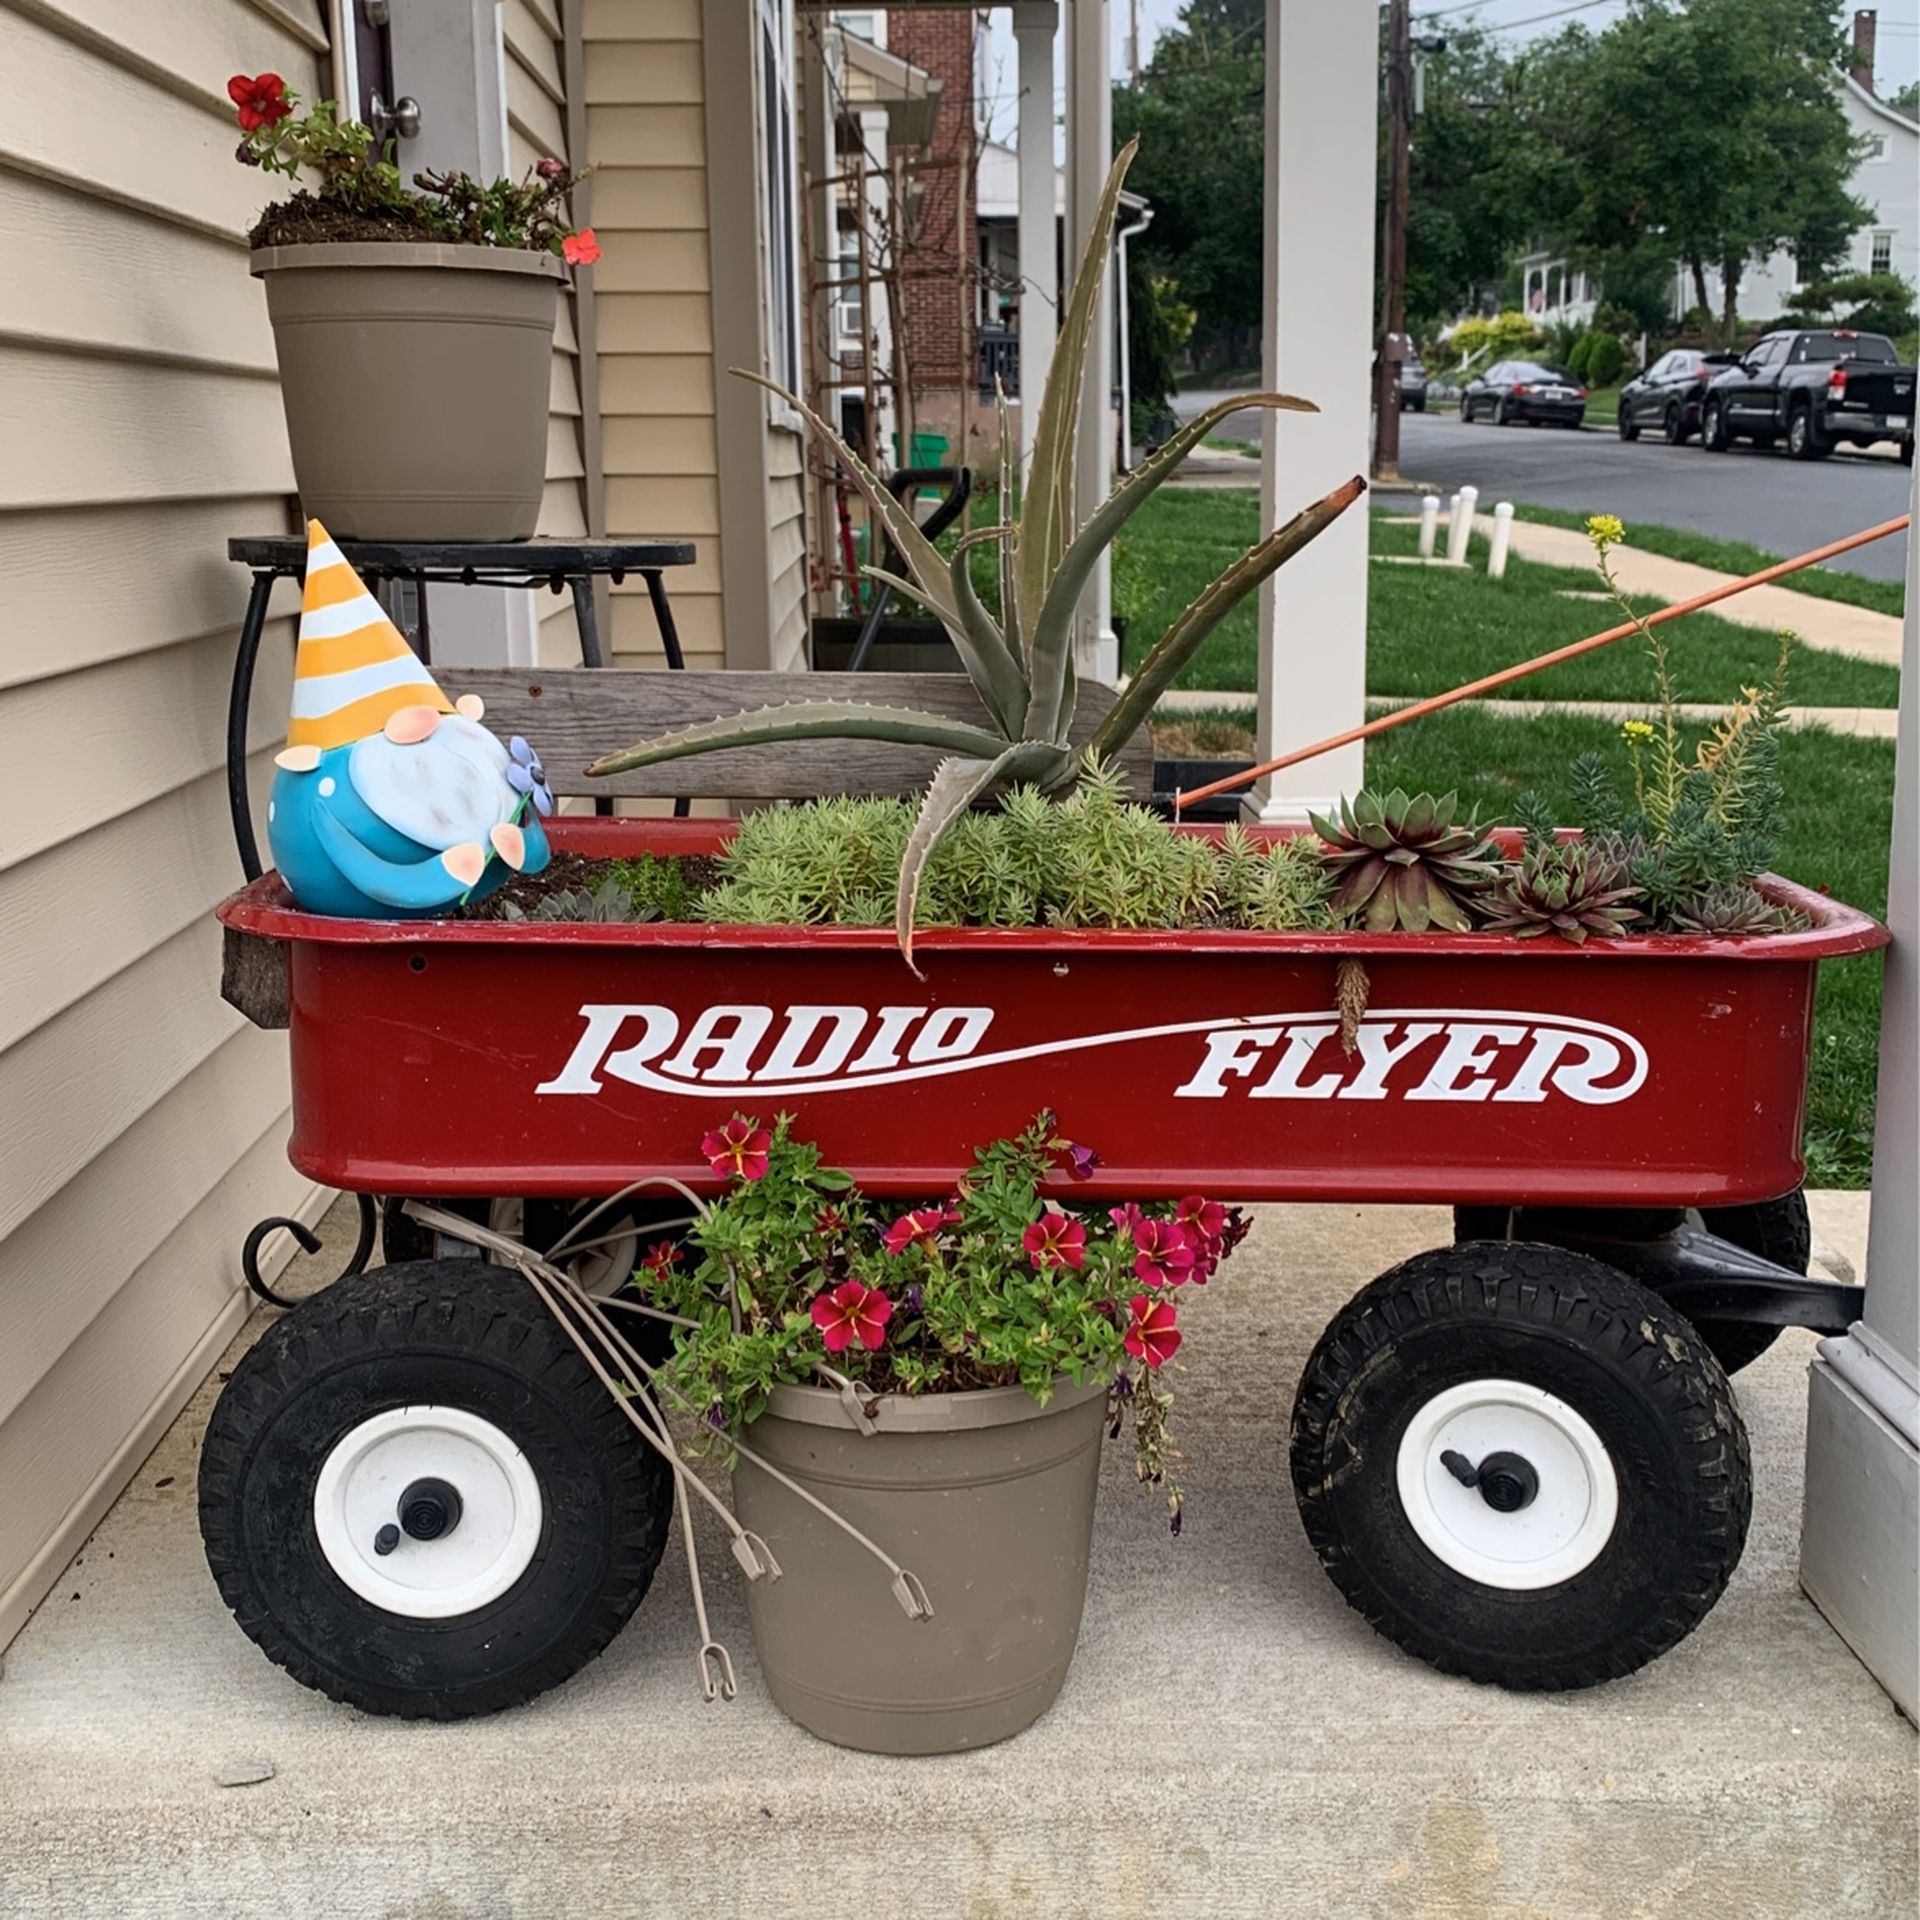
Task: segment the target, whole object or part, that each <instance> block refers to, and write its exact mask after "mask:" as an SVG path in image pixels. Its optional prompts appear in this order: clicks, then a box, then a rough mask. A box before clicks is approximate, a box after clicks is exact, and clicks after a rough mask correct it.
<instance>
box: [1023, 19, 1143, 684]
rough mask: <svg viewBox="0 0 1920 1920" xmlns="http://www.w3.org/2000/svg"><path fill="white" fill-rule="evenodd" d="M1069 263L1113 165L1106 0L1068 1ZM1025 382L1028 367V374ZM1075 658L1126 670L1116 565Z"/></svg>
mask: <svg viewBox="0 0 1920 1920" xmlns="http://www.w3.org/2000/svg"><path fill="white" fill-rule="evenodd" d="M1067 6H1068V12H1067V27H1068V33H1067V265H1068V271H1069V272H1070V273H1071V272H1072V271H1074V270H1075V269H1076V268H1077V267H1078V265H1079V260H1080V255H1081V253H1082V251H1083V250H1084V249H1085V247H1086V244H1087V236H1088V234H1090V233H1091V232H1092V231H1093V222H1094V213H1095V210H1096V209H1097V208H1098V207H1099V204H1100V189H1101V188H1102V187H1103V186H1105V185H1106V182H1107V175H1108V173H1109V172H1111V171H1112V168H1113V82H1112V77H1111V75H1110V73H1109V71H1108V68H1109V45H1110V42H1109V27H1108V21H1107V0H1067ZM1106 265H1107V268H1108V271H1107V272H1106V273H1105V274H1104V275H1103V276H1102V278H1101V283H1100V303H1099V308H1098V311H1097V312H1096V313H1095V315H1094V321H1093V334H1092V342H1091V349H1090V351H1089V352H1088V354H1087V370H1086V373H1087V377H1086V386H1085V389H1084V391H1083V394H1082V398H1081V407H1080V444H1079V448H1078V453H1077V458H1076V459H1075V462H1074V473H1073V502H1074V523H1075V525H1076V526H1077V525H1078V524H1079V523H1080V522H1081V521H1082V520H1084V519H1086V517H1087V516H1088V515H1089V514H1090V513H1092V512H1093V510H1094V508H1096V507H1097V506H1099V504H1100V503H1101V501H1103V500H1104V499H1105V498H1106V497H1107V495H1108V493H1110V492H1111V491H1112V488H1113V408H1112V400H1113V274H1112V261H1111V259H1109V260H1108V261H1107V263H1106ZM1022 379H1023V384H1024V373H1023V376H1022ZM1080 605H1081V608H1082V612H1081V616H1080V624H1079V627H1078V629H1077V631H1076V632H1075V635H1074V664H1075V667H1076V668H1077V670H1078V672H1079V673H1080V676H1081V677H1082V678H1083V679H1087V680H1104V681H1107V682H1109V683H1111V682H1113V681H1114V680H1117V679H1118V678H1119V675H1120V643H1119V641H1118V640H1116V639H1115V638H1114V632H1113V569H1112V564H1111V559H1110V556H1109V555H1107V554H1104V553H1103V554H1102V555H1101V556H1100V564H1099V566H1098V567H1097V568H1096V569H1095V571H1094V576H1093V579H1092V580H1091V581H1090V582H1089V583H1088V586H1087V591H1086V594H1085V596H1084V597H1083V598H1082V600H1081V602H1080Z"/></svg>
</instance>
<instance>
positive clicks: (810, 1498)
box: [408, 1201, 933, 1620]
mask: <svg viewBox="0 0 1920 1920" xmlns="http://www.w3.org/2000/svg"><path fill="white" fill-rule="evenodd" d="M408 1212H409V1213H411V1214H412V1215H413V1216H414V1218H416V1219H417V1220H419V1221H420V1223H421V1224H422V1225H423V1226H431V1227H434V1228H435V1229H436V1230H438V1231H442V1232H445V1233H448V1234H453V1235H458V1236H460V1237H465V1238H470V1239H472V1240H473V1242H474V1244H476V1245H483V1246H485V1245H490V1246H497V1247H498V1249H499V1250H500V1251H501V1252H502V1253H504V1254H506V1255H507V1256H508V1257H509V1258H510V1259H511V1260H512V1262H513V1264H514V1266H515V1267H517V1268H518V1269H519V1271H520V1273H521V1274H522V1275H524V1276H525V1278H526V1281H527V1284H528V1285H529V1286H531V1287H532V1288H533V1290H534V1292H535V1293H536V1294H537V1295H538V1296H539V1298H540V1302H541V1304H542V1305H543V1306H544V1307H545V1308H546V1309H547V1311H548V1312H549V1313H550V1314H552V1315H553V1317H554V1319H555V1320H557V1321H558V1322H559V1323H560V1326H561V1328H562V1329H563V1331H564V1332H565V1333H566V1335H567V1338H568V1339H570V1340H571V1341H572V1342H573V1344H574V1345H575V1347H577V1348H578V1349H579V1351H580V1355H581V1357H582V1358H583V1359H584V1360H585V1361H586V1363H587V1365H588V1366H589V1367H591V1368H592V1369H593V1372H594V1375H595V1377H596V1378H597V1379H598V1380H599V1381H600V1384H601V1385H602V1386H604V1387H605V1388H606V1389H607V1391H608V1393H609V1394H611V1395H612V1396H613V1399H614V1402H615V1404H616V1405H617V1406H618V1407H619V1408H620V1410H621V1412H622V1413H624V1414H625V1415H626V1417H627V1419H628V1420H629V1421H630V1422H631V1423H632V1425H633V1427H634V1430H635V1431H636V1432H637V1433H639V1435H640V1436H641V1438H642V1439H643V1440H645V1441H646V1442H647V1444H648V1445H649V1446H650V1447H652V1448H653V1449H654V1451H655V1452H657V1453H659V1454H660V1455H661V1456H662V1457H663V1458H664V1459H665V1460H666V1462H667V1464H668V1466H669V1467H671V1468H672V1470H673V1474H674V1477H675V1479H676V1481H677V1482H678V1483H679V1485H680V1486H681V1487H682V1488H683V1489H685V1488H691V1489H692V1490H693V1492H695V1493H697V1494H698V1495H699V1496H700V1498H701V1499H703V1500H704V1501H706V1503H707V1504H708V1505H709V1506H710V1507H712V1508H713V1510H714V1511H715V1512H716V1513H717V1514H719V1516H720V1519H721V1523H722V1524H723V1525H724V1526H725V1527H726V1529H727V1531H728V1533H729V1534H730V1535H732V1538H733V1554H734V1558H735V1559H736V1560H738V1561H739V1562H740V1566H741V1568H742V1570H743V1571H744V1572H745V1573H746V1576H747V1578H748V1579H749V1580H757V1579H761V1578H763V1577H766V1578H772V1579H775V1580H777V1579H779V1578H780V1577H781V1568H780V1563H779V1562H778V1561H777V1560H776V1559H775V1558H774V1557H773V1553H772V1550H771V1549H770V1548H769V1547H768V1546H767V1543H766V1542H765V1540H763V1539H762V1538H761V1537H760V1536H759V1535H758V1534H756V1533H750V1532H749V1531H748V1530H747V1529H746V1528H745V1527H743V1526H742V1525H741V1524H740V1522H739V1521H738V1520H737V1519H736V1518H735V1517H734V1516H733V1515H732V1514H731V1513H729V1512H728V1511H727V1508H726V1506H725V1505H724V1504H723V1503H722V1502H721V1501H720V1499H719V1498H718V1497H717V1496H716V1495H715V1494H713V1493H712V1492H710V1491H709V1490H708V1488H707V1487H706V1485H705V1484H704V1483H703V1482H702V1481H701V1480H700V1479H699V1478H698V1477H697V1476H696V1475H695V1474H693V1473H692V1472H691V1471H690V1470H689V1468H688V1467H687V1465H686V1463H685V1461H683V1460H682V1459H681V1458H680V1456H679V1453H678V1450H677V1449H676V1448H675V1447H674V1445H673V1439H672V1435H671V1434H669V1433H667V1432H666V1421H665V1419H664V1418H663V1417H662V1416H661V1414H660V1412H659V1409H658V1408H657V1407H656V1406H655V1405H654V1403H653V1400H652V1398H651V1396H650V1395H649V1394H648V1392H647V1388H648V1387H652V1388H654V1389H655V1390H656V1391H659V1392H661V1393H664V1394H666V1395H667V1396H668V1397H669V1398H670V1399H671V1400H672V1401H673V1402H674V1404H675V1405H676V1406H678V1407H679V1408H680V1409H681V1411H682V1412H684V1413H689V1414H692V1415H694V1416H695V1417H696V1418H698V1417H699V1412H700V1410H699V1409H698V1408H697V1407H695V1406H694V1404H693V1403H692V1401H690V1400H689V1399H688V1398H687V1396H686V1395H685V1394H683V1393H682V1392H681V1391H680V1390H679V1389H678V1388H677V1387H675V1386H674V1385H673V1383H672V1382H671V1381H667V1380H662V1379H661V1378H660V1375H659V1369H658V1368H656V1367H653V1366H651V1365H649V1364H648V1362H647V1361H646V1360H644V1359H642V1358H641V1356H640V1355H639V1354H638V1353H636V1352H635V1351H634V1350H633V1348H632V1347H631V1346H629V1345H628V1344H627V1341H626V1338H625V1336H624V1335H623V1334H622V1333H621V1332H620V1330H619V1328H618V1327H616V1326H615V1325H614V1324H613V1322H612V1321H611V1320H609V1319H608V1318H607V1316H606V1310H605V1307H604V1305H603V1303H602V1302H600V1301H598V1300H596V1299H594V1298H593V1296H592V1295H591V1294H589V1293H587V1292H585V1291H584V1290H583V1289H582V1288H581V1286H580V1284H579V1283H578V1282H577V1281H576V1280H574V1279H572V1278H571V1276H569V1275H567V1274H565V1273H562V1272H561V1271H560V1270H559V1269H558V1268H556V1267H552V1266H550V1265H548V1263H547V1262H546V1261H545V1260H543V1259H542V1258H541V1257H540V1256H539V1255H538V1254H536V1253H534V1252H533V1251H532V1250H531V1249H530V1248H528V1247H525V1246H522V1245H521V1244H520V1243H519V1242H518V1241H515V1240H512V1239H510V1238H508V1236H507V1235H505V1234H500V1233H495V1232H493V1231H492V1229H491V1228H487V1227H481V1226H479V1225H477V1224H476V1223H475V1222H473V1221H471V1220H466V1219H463V1218H462V1217H461V1216H460V1215H459V1214H454V1213H446V1212H443V1211H442V1210H441V1209H440V1208H438V1207H435V1206H431V1205H429V1204H428V1203H427V1202H425V1201H412V1202H409V1204H408ZM553 1289H558V1290H559V1291H560V1292H561V1293H562V1294H563V1295H564V1296H565V1298H566V1300H567V1302H568V1304H569V1305H570V1306H572V1307H573V1309H574V1310H575V1312H576V1313H578V1314H580V1316H581V1317H582V1318H583V1319H584V1320H585V1321H586V1322H587V1324H588V1325H590V1326H592V1327H593V1329H594V1331H595V1332H596V1333H597V1334H598V1335H599V1337H600V1338H601V1339H602V1340H603V1341H605V1342H606V1344H607V1347H608V1349H609V1351H610V1352H612V1354H613V1355H614V1357H615V1358H616V1359H617V1360H618V1361H619V1363H620V1364H621V1366H623V1367H624V1368H626V1369H627V1370H628V1372H629V1374H630V1375H631V1378H632V1384H633V1390H632V1391H631V1392H630V1393H623V1392H622V1391H621V1390H620V1387H619V1385H618V1384H617V1383H616V1382H615V1380H614V1378H613V1376H612V1374H611V1373H609V1372H608V1370H607V1367H606V1365H605V1363H604V1362H603V1361H602V1360H601V1358H600V1356H599V1355H598V1354H597V1353H595V1352H594V1351H593V1348H592V1346H591V1344H590V1343H589V1342H588V1340H587V1339H586V1337H585V1335H584V1334H582V1332H581V1331H580V1329H579V1328H578V1327H577V1326H576V1325H575V1324H574V1322H573V1320H572V1319H571V1318H570V1317H569V1316H568V1315H566V1314H564V1313H562V1312H561V1311H560V1304H559V1301H558V1300H557V1299H556V1298H555V1297H554V1291H553ZM643 1381H644V1383H645V1385H642V1384H641V1382H643ZM636 1399H637V1400H639V1401H640V1403H641V1404H642V1405H643V1406H645V1407H646V1408H647V1410H648V1411H649V1412H650V1413H652V1414H653V1416H654V1418H655V1419H656V1420H658V1421H659V1423H660V1429H661V1430H660V1432H658V1433H656V1432H655V1431H654V1429H653V1428H652V1427H651V1426H649V1425H648V1424H647V1422H646V1421H644V1420H643V1419H642V1418H641V1417H640V1415H639V1414H637V1413H636V1412H635V1411H634V1408H633V1402H634V1400H636ZM732 1445H733V1449H734V1451H735V1452H736V1453H737V1454H739V1456H740V1457H741V1459H743V1460H745V1461H747V1462H749V1463H750V1464H751V1465H753V1466H756V1467H758V1468H759V1469H760V1471H761V1472H762V1473H764V1474H766V1475H767V1476H768V1477H769V1478H770V1479H773V1480H777V1481H778V1482H779V1483H780V1485H781V1486H783V1487H785V1488H786V1489H787V1491H788V1492H789V1493H791V1494H793V1495H794V1496H795V1497H796V1498H798V1499H799V1500H801V1501H803V1502H804V1503H805V1504H806V1505H808V1506H810V1507H811V1508H813V1510H814V1511H815V1512H816V1513H818V1514H820V1515H822V1516H823V1517H824V1518H826V1519H828V1520H831V1521H832V1522H833V1524H834V1525H835V1526H836V1527H838V1528H839V1529H840V1531H841V1532H842V1533H844V1534H846V1535H847V1536H848V1538H850V1539H851V1540H853V1541H854V1542H856V1543H857V1544H858V1545H860V1546H862V1547H864V1548H865V1549H866V1550H867V1552H868V1553H870V1554H872V1555H873V1557H874V1558H875V1559H876V1560H878V1561H879V1562H880V1564H881V1565H882V1566H883V1567H885V1568H886V1570H887V1572H888V1574H889V1575H891V1576H892V1578H891V1582H890V1586H891V1590H892V1593H893V1596H894V1598H895V1599H896V1600H897V1601H898V1602H899V1603H900V1608H901V1611H902V1612H903V1613H905V1614H906V1616H907V1618H908V1619H909V1620H927V1619H931V1618H932V1617H933V1603H932V1602H931V1601H930V1600H929V1599H928V1598H927V1590H926V1587H925V1586H924V1585H923V1584H922V1582H921V1580H920V1577H919V1575H918V1574H915V1573H913V1572H911V1571H910V1570H909V1569H908V1568H906V1567H903V1566H902V1565H901V1564H900V1562H899V1561H897V1560H896V1559H894V1557H893V1556H892V1555H891V1554H890V1553H888V1552H887V1550H886V1549H885V1548H884V1547H882V1546H880V1545H878V1544H877V1543H876V1542H875V1541H873V1540H871V1539H869V1538H868V1537H867V1535H866V1534H864V1533H862V1532H861V1531H860V1529H859V1528H858V1527H856V1526H855V1525H854V1524H853V1522H852V1521H850V1520H847V1519H844V1518H843V1517H842V1516H841V1515H840V1514H837V1513H835V1512H834V1510H833V1509H832V1508H831V1507H830V1506H828V1505H827V1504H826V1502H825V1501H824V1500H822V1499H820V1498H819V1497H818V1496H817V1495H816V1494H814V1493H812V1492H810V1491H809V1490H808V1489H807V1488H805V1487H803V1486H802V1485H801V1484H800V1483H799V1482H798V1481H797V1480H795V1479H793V1478H791V1477H790V1476H789V1475H787V1474H785V1473H782V1472H781V1471H780V1469H779V1468H778V1467H776V1466H775V1465H774V1464H773V1463H772V1462H771V1461H770V1460H766V1459H763V1458H762V1457H761V1456H760V1455H759V1454H757V1453H756V1452H754V1450H753V1449H752V1448H751V1447H749V1446H747V1445H746V1443H745V1442H744V1441H741V1440H739V1439H737V1438H736V1439H735V1440H734V1441H733V1442H732Z"/></svg>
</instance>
